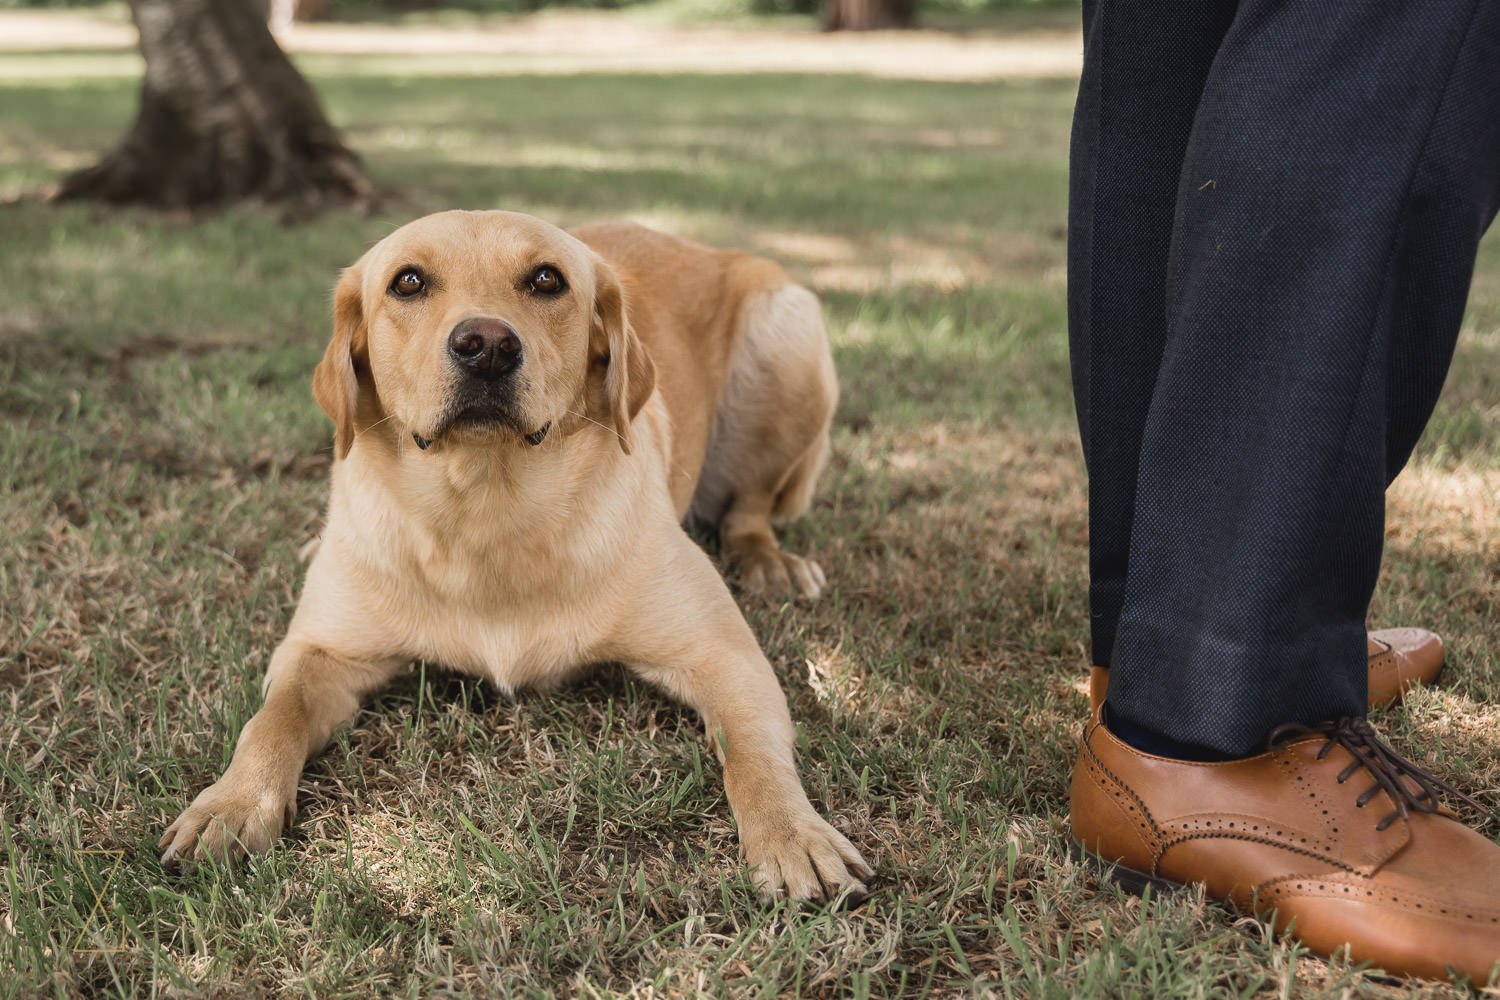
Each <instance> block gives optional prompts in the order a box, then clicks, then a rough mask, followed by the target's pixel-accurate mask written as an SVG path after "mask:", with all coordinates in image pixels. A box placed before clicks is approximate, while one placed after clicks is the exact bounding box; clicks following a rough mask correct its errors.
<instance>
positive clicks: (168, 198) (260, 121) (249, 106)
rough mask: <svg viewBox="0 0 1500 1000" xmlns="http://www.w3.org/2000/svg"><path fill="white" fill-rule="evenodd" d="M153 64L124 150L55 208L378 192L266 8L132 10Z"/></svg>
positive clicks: (84, 175)
mask: <svg viewBox="0 0 1500 1000" xmlns="http://www.w3.org/2000/svg"><path fill="white" fill-rule="evenodd" d="M130 9H131V13H132V14H133V15H134V17H135V24H136V28H137V30H138V31H139V32H140V37H141V54H142V55H143V56H145V58H146V77H145V81H144V82H143V83H142V85H141V106H140V110H139V111H138V112H137V114H136V119H135V123H134V124H133V125H132V126H131V129H130V131H129V132H128V133H127V134H126V136H125V138H124V139H123V140H122V141H121V142H120V145H119V146H118V147H117V148H116V149H115V150H114V152H112V153H110V154H109V155H108V156H106V157H105V158H104V159H103V160H102V161H101V162H100V163H98V164H96V165H95V166H92V167H89V168H87V169H85V170H80V171H78V172H77V173H75V174H72V175H70V176H69V177H66V178H64V179H63V180H62V182H61V183H60V184H59V185H58V187H57V188H56V190H54V191H53V193H52V197H53V198H54V199H59V200H62V199H74V198H83V199H92V200H97V201H106V202H113V203H117V204H126V203H132V204H144V205H152V206H157V207H162V208H198V207H206V206H211V205H218V204H223V203H226V202H231V201H239V200H246V199H258V200H261V201H265V202H271V203H279V204H288V205H291V206H295V207H297V208H303V209H305V208H313V207H316V206H317V205H319V204H321V203H323V202H325V201H328V200H354V201H358V202H361V203H365V202H368V201H369V200H370V198H371V197H372V196H373V188H372V187H371V185H370V182H369V180H367V179H366V177H365V174H364V170H363V168H361V166H360V163H359V157H357V156H356V155H355V154H354V153H353V152H351V151H350V150H349V149H348V148H347V147H345V146H344V144H343V142H342V141H341V140H340V138H339V135H338V133H337V132H336V131H335V130H334V128H333V126H332V125H330V124H329V122H328V119H327V118H326V117H325V116H324V115H323V110H322V108H321V107H320V106H319V104H318V98H317V95H316V94H314V93H313V90H312V88H311V87H310V86H309V85H308V83H307V81H306V80H304V79H303V78H302V74H300V73H298V72H297V68H296V67H295V66H293V65H292V63H291V61H290V60H289V59H287V57H286V54H285V53H284V52H282V51H281V48H280V47H279V46H278V45H277V44H276V40H275V39H274V38H272V37H271V32H270V30H269V29H268V28H267V27H266V22H265V17H264V15H265V10H264V4H258V3H257V0H130Z"/></svg>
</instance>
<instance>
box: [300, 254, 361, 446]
mask: <svg viewBox="0 0 1500 1000" xmlns="http://www.w3.org/2000/svg"><path fill="white" fill-rule="evenodd" d="M362 274H363V271H362V269H361V268H360V266H359V265H358V264H355V265H354V266H353V267H347V268H345V269H344V274H343V277H341V278H340V279H339V284H338V288H337V289H335V291H334V293H333V339H332V340H330V341H329V342H328V350H326V351H324V352H323V360H322V361H319V362H318V367H317V368H316V369H315V370H314V371H313V383H312V391H313V399H316V400H317V401H318V406H320V407H322V409H323V412H324V413H326V414H328V419H330V420H332V421H333V427H334V433H333V450H334V455H335V456H336V457H338V458H343V457H344V456H346V455H348V454H349V449H350V448H351V447H353V445H354V415H355V413H356V411H357V410H358V408H359V373H358V370H357V367H356V366H358V365H364V364H368V362H369V347H368V343H367V338H366V336H365V310H364V306H363V304H362V303H361V301H360V297H361V292H360V284H361V276H362Z"/></svg>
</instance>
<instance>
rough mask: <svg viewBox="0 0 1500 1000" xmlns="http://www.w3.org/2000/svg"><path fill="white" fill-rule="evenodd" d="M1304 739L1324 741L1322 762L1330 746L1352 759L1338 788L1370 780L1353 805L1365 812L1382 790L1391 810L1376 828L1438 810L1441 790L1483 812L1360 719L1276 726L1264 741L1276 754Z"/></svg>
mask: <svg viewBox="0 0 1500 1000" xmlns="http://www.w3.org/2000/svg"><path fill="white" fill-rule="evenodd" d="M1304 736H1321V737H1323V739H1324V740H1325V741H1326V742H1325V743H1324V744H1323V746H1322V747H1321V748H1320V749H1319V750H1318V760H1323V759H1324V758H1325V757H1327V756H1328V755H1329V754H1330V753H1331V752H1333V748H1334V747H1335V746H1341V747H1343V748H1344V749H1345V750H1347V751H1349V753H1350V754H1351V755H1352V756H1353V757H1354V760H1352V761H1350V762H1349V766H1348V767H1346V768H1344V769H1343V770H1342V771H1340V772H1339V776H1338V782H1339V784H1341V785H1342V784H1343V783H1344V782H1345V781H1348V780H1349V779H1350V778H1351V777H1353V776H1354V774H1355V772H1357V771H1359V770H1361V769H1363V770H1365V771H1366V772H1368V773H1369V775H1370V776H1371V777H1373V778H1374V779H1375V784H1373V785H1371V786H1370V787H1369V788H1367V789H1365V790H1364V791H1363V792H1361V793H1360V795H1359V798H1357V799H1355V800H1354V804H1355V805H1357V806H1359V807H1360V808H1364V806H1365V803H1367V802H1369V801H1370V800H1371V799H1372V798H1374V797H1375V795H1376V794H1378V793H1379V792H1385V794H1386V795H1387V796H1388V797H1389V798H1390V800H1391V801H1392V802H1393V803H1395V805H1396V808H1395V809H1394V810H1392V811H1391V812H1390V813H1389V814H1388V815H1387V816H1385V818H1384V819H1382V820H1381V821H1380V822H1379V823H1377V824H1376V825H1375V829H1377V830H1384V829H1385V828H1386V827H1388V826H1390V825H1391V824H1392V823H1394V822H1396V820H1398V819H1400V820H1403V821H1404V820H1406V819H1407V818H1408V817H1410V815H1411V813H1412V811H1413V810H1415V811H1416V812H1424V813H1435V812H1437V811H1438V809H1439V808H1440V806H1439V803H1438V792H1439V791H1444V792H1447V793H1448V794H1449V795H1452V796H1454V797H1455V798H1458V799H1461V800H1462V801H1464V802H1467V803H1468V804H1469V805H1471V806H1473V807H1474V808H1475V809H1478V810H1480V811H1481V812H1483V811H1484V807H1483V806H1481V805H1480V804H1479V803H1478V802H1476V801H1475V800H1474V799H1473V798H1471V797H1470V796H1468V795H1466V794H1464V793H1463V792H1461V791H1459V790H1458V789H1457V788H1454V787H1453V786H1452V785H1450V784H1449V783H1448V782H1446V781H1444V780H1443V779H1442V778H1439V777H1438V776H1437V775H1435V774H1432V773H1431V772H1428V771H1425V770H1423V769H1422V768H1420V767H1418V766H1417V765H1416V764H1413V763H1412V762H1411V761H1409V760H1407V759H1406V758H1405V757H1403V756H1401V755H1400V754H1398V753H1397V752H1396V751H1394V750H1392V749H1391V748H1390V747H1388V746H1386V745H1385V743H1383V742H1382V741H1381V739H1380V736H1379V735H1378V734H1377V733H1376V732H1375V727H1374V726H1372V725H1370V723H1369V722H1368V721H1367V720H1365V719H1356V718H1344V719H1339V720H1338V721H1337V722H1320V723H1317V724H1316V725H1312V726H1305V725H1303V724H1302V723H1300V722H1288V723H1287V724H1285V725H1282V726H1277V727H1276V728H1275V729H1274V730H1272V731H1271V735H1270V737H1269V738H1268V739H1267V741H1266V743H1267V746H1268V747H1269V748H1270V749H1271V750H1279V749H1281V748H1282V747H1283V746H1285V745H1286V744H1288V743H1290V742H1291V741H1293V740H1296V739H1300V738H1302V737H1304Z"/></svg>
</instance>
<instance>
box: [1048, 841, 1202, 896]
mask: <svg viewBox="0 0 1500 1000" xmlns="http://www.w3.org/2000/svg"><path fill="white" fill-rule="evenodd" d="M1068 854H1069V855H1071V856H1072V858H1073V860H1075V861H1081V862H1082V863H1084V864H1086V865H1088V866H1089V867H1090V868H1092V869H1094V870H1095V871H1096V872H1098V873H1099V874H1100V875H1103V876H1104V877H1105V878H1107V879H1109V880H1110V881H1111V882H1113V883H1115V884H1116V885H1118V886H1119V887H1120V888H1121V889H1124V890H1125V891H1126V892H1128V893H1130V894H1131V895H1132V896H1144V895H1145V894H1146V890H1147V889H1150V890H1151V895H1153V896H1160V895H1162V894H1163V893H1172V892H1176V891H1177V890H1179V889H1181V888H1182V886H1180V885H1178V884H1177V883H1176V882H1169V881H1167V880H1166V879H1164V878H1157V877H1156V876H1155V875H1147V874H1146V873H1145V872H1138V871H1136V870H1135V869H1134V868H1127V867H1125V866H1124V865H1122V864H1119V863H1117V862H1113V861H1105V860H1104V859H1103V858H1101V857H1099V855H1097V854H1095V853H1093V852H1092V851H1090V850H1088V849H1087V848H1085V847H1084V846H1083V845H1082V844H1080V843H1079V842H1078V841H1076V840H1069V841H1068Z"/></svg>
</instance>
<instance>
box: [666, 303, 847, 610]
mask: <svg viewBox="0 0 1500 1000" xmlns="http://www.w3.org/2000/svg"><path fill="white" fill-rule="evenodd" d="M741 323H742V329H741V331H740V335H739V337H738V338H737V343H736V347H735V353H734V356H733V357H732V358H731V359H730V364H729V372H728V377H727V378H726V380H725V387H724V394H723V397H722V399H721V400H720V403H719V408H718V411H717V413H716V414H715V416H714V425H713V430H712V432H711V434H710V435H709V443H708V454H707V457H706V459H705V460H704V467H703V474H702V477H701V479H700V480H699V485H698V489H697V492H696V493H695V494H694V496H693V504H692V516H693V517H694V518H695V519H697V520H699V521H702V522H704V523H707V524H711V525H715V526H717V528H718V533H719V541H720V544H721V545H722V546H723V549H724V553H725V555H726V556H727V557H728V558H729V561H730V562H731V564H733V565H734V566H736V567H737V569H738V571H739V574H740V582H741V586H742V587H743V588H744V589H745V590H746V591H749V592H751V593H756V594H764V595H766V596H770V597H775V598H780V597H785V596H792V597H797V596H800V597H817V596H818V595H819V594H820V593H821V592H822V590H823V588H824V586H825V585H826V582H827V581H826V578H825V577H824V575H823V570H822V568H821V567H820V566H819V565H818V564H817V563H816V562H814V561H813V560H811V559H807V558H804V557H802V556H799V555H795V554H793V553H791V552H787V551H786V550H784V549H782V548H781V545H780V544H779V543H778V542H777V540H776V535H775V532H774V531H773V530H772V525H773V524H779V523H783V522H785V521H787V520H789V519H791V518H793V517H796V516H797V515H799V514H801V513H803V512H804V511H806V510H807V508H808V506H809V505H810V504H811V503H812V496H813V490H814V488H815V486H816V484H817V479H818V473H819V472H820V471H821V470H822V468H823V464H824V463H825V462H826V461H827V458H828V448H829V443H828V430H829V426H830V425H831V424H832V422H833V411H834V407H835V406H836V405H837V403H838V376H837V374H836V373H835V371H834V367H833V355H832V352H831V351H830V349H829V346H828V334H827V332H826V331H825V329H824V327H823V314H822V309H821V307H820V306H819V304H818V299H817V297H816V296H814V295H813V294H812V293H811V292H809V291H808V290H807V289H805V288H802V287H800V286H798V285H793V284H785V285H782V286H781V287H779V288H774V289H772V290H769V291H762V292H758V293H756V294H755V295H753V296H751V297H750V298H749V299H748V300H747V302H746V305H745V307H744V314H743V316H742V318H741Z"/></svg>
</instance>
